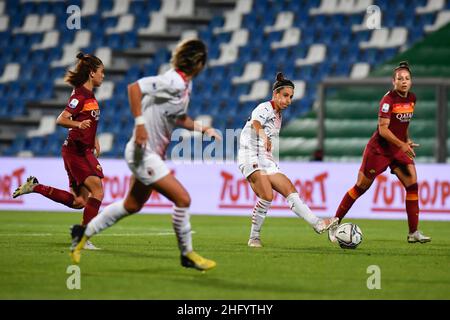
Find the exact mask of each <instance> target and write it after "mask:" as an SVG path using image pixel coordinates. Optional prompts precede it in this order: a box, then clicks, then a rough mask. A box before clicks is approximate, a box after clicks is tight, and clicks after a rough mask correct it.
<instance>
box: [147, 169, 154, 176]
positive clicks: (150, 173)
mask: <svg viewBox="0 0 450 320" xmlns="http://www.w3.org/2000/svg"><path fill="white" fill-rule="evenodd" d="M147 173H148V175H149V176H152V175H154V174H155V173H154V172H153V170H152V169H148V170H147Z"/></svg>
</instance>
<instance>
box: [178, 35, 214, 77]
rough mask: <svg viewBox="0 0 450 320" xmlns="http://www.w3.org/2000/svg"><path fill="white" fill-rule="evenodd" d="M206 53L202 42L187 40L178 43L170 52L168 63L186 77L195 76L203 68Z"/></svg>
mask: <svg viewBox="0 0 450 320" xmlns="http://www.w3.org/2000/svg"><path fill="white" fill-rule="evenodd" d="M207 57H208V52H207V49H206V45H205V43H204V42H203V41H201V40H198V39H187V40H184V41H182V42H180V43H179V44H178V45H177V47H176V48H175V50H174V51H173V52H172V58H171V59H170V63H171V64H172V66H173V67H174V68H175V69H178V70H180V71H182V72H184V73H186V74H187V75H195V74H197V73H198V72H200V70H201V69H202V68H203V67H204V66H205V64H206V59H207Z"/></svg>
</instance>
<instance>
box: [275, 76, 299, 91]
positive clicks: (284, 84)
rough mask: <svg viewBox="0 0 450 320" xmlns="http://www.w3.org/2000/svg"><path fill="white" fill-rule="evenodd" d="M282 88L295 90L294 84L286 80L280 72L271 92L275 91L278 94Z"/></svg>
mask: <svg viewBox="0 0 450 320" xmlns="http://www.w3.org/2000/svg"><path fill="white" fill-rule="evenodd" d="M283 87H291V88H292V89H294V88H295V86H294V83H293V82H292V81H291V80H289V79H286V78H285V77H284V75H283V74H282V73H281V72H278V73H277V77H276V80H275V82H274V84H273V86H272V91H277V93H278V92H280V90H281V89H282V88H283Z"/></svg>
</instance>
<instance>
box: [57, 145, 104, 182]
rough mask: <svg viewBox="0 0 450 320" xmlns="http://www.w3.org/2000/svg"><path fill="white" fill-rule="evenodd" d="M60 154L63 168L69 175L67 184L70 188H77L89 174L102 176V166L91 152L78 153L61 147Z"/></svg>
mask: <svg viewBox="0 0 450 320" xmlns="http://www.w3.org/2000/svg"><path fill="white" fill-rule="evenodd" d="M61 154H62V157H63V159H64V168H65V169H66V171H67V175H68V176H69V185H70V187H71V188H72V189H74V190H78V189H79V187H80V186H81V185H82V184H83V183H84V181H85V180H86V178H87V177H89V176H97V177H99V178H103V171H102V167H101V166H100V163H99V162H98V160H97V158H96V157H95V156H94V154H93V153H92V152H87V153H85V154H83V155H80V154H78V153H73V152H70V151H67V150H64V148H63V150H62V152H61Z"/></svg>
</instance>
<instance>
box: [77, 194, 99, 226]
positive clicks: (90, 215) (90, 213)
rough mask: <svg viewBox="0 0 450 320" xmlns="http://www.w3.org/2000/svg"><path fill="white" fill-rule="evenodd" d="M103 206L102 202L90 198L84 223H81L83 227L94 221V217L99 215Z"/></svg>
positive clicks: (85, 210) (84, 213) (85, 211)
mask: <svg viewBox="0 0 450 320" xmlns="http://www.w3.org/2000/svg"><path fill="white" fill-rule="evenodd" d="M101 204H102V202H101V201H100V200H97V199H95V198H88V201H87V202H86V206H85V207H84V212H83V222H82V223H81V224H82V225H83V226H87V224H88V223H89V221H91V220H92V219H94V217H95V216H96V215H97V213H98V210H99V209H100V205H101Z"/></svg>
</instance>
